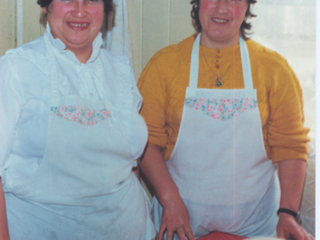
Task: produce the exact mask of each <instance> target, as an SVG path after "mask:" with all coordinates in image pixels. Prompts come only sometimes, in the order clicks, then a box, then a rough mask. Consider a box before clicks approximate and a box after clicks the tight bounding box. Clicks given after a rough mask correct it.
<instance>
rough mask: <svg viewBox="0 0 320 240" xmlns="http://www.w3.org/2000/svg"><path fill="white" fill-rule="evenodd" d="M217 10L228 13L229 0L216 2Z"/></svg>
mask: <svg viewBox="0 0 320 240" xmlns="http://www.w3.org/2000/svg"><path fill="white" fill-rule="evenodd" d="M216 11H218V12H219V13H226V12H227V11H228V0H218V1H217V4H216Z"/></svg>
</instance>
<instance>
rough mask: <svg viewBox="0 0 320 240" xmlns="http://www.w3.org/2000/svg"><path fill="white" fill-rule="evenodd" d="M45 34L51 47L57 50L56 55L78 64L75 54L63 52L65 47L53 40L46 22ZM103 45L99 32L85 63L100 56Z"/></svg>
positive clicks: (68, 51)
mask: <svg viewBox="0 0 320 240" xmlns="http://www.w3.org/2000/svg"><path fill="white" fill-rule="evenodd" d="M45 34H46V35H48V39H49V41H50V43H51V44H52V46H53V47H54V48H55V49H56V50H57V52H58V53H60V54H61V55H63V56H65V57H66V58H67V59H69V60H71V61H72V62H74V63H78V64H79V63H80V62H79V60H78V59H77V58H76V56H75V54H74V53H73V52H72V51H70V50H65V48H66V45H65V44H64V43H63V42H62V41H61V40H60V39H59V38H53V36H52V34H51V28H50V26H49V22H47V25H46V31H45ZM102 44H103V39H102V34H101V32H99V34H98V35H97V37H96V38H95V39H94V41H93V43H92V54H91V56H90V58H89V60H88V61H87V63H90V62H94V61H95V60H96V59H97V57H98V56H99V54H100V49H101V46H102Z"/></svg>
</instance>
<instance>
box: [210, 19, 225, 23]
mask: <svg viewBox="0 0 320 240" xmlns="http://www.w3.org/2000/svg"><path fill="white" fill-rule="evenodd" d="M211 19H212V20H213V21H214V22H217V23H226V22H228V20H224V19H219V18H211Z"/></svg>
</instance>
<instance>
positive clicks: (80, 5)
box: [72, 0, 87, 18]
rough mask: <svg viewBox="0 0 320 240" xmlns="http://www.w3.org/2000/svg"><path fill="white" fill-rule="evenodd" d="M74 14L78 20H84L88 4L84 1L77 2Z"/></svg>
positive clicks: (78, 0) (77, 0)
mask: <svg viewBox="0 0 320 240" xmlns="http://www.w3.org/2000/svg"><path fill="white" fill-rule="evenodd" d="M72 14H73V15H74V16H75V17H77V18H83V17H85V16H86V14H87V11H86V4H85V1H84V0H76V1H75V4H74V8H73V11H72Z"/></svg>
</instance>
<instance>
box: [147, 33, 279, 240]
mask: <svg viewBox="0 0 320 240" xmlns="http://www.w3.org/2000/svg"><path fill="white" fill-rule="evenodd" d="M199 43H200V34H199V35H198V37H197V39H196V41H195V43H194V46H193V50H192V57H191V69H190V82H189V87H188V88H187V90H186V97H185V104H184V109H183V114H182V119H181V125H180V130H179V135H178V139H177V142H176V145H175V148H174V150H173V152H172V155H171V157H170V159H169V160H168V161H167V162H166V163H167V167H168V170H169V172H170V175H171V177H172V179H173V180H174V182H175V183H176V185H177V187H178V189H179V192H180V195H181V197H182V199H183V200H184V203H185V205H186V207H187V208H188V211H189V215H190V222H191V227H192V229H193V231H194V234H195V236H196V237H201V236H204V235H206V234H208V233H209V232H212V231H221V232H226V233H232V234H236V235H241V236H248V237H253V236H274V235H275V231H276V224H277V216H276V211H277V208H278V205H279V196H280V193H279V183H278V179H277V176H276V175H275V169H274V165H273V164H272V161H271V160H269V159H268V158H267V156H266V152H265V148H264V142H263V134H262V127H261V119H260V114H259V106H258V103H257V94H256V90H255V89H253V84H252V76H251V68H250V59H249V53H248V50H247V46H246V43H245V42H244V40H243V39H242V38H240V52H241V61H242V68H243V76H244V83H245V84H244V85H245V88H244V89H221V90H220V89H219V90H218V89H199V88H197V84H198V68H199ZM161 211H162V210H161V206H160V205H159V203H158V201H157V200H156V199H155V200H154V203H153V214H154V218H155V224H156V227H157V228H158V227H159V226H160V223H161ZM175 239H178V238H177V236H175Z"/></svg>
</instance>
